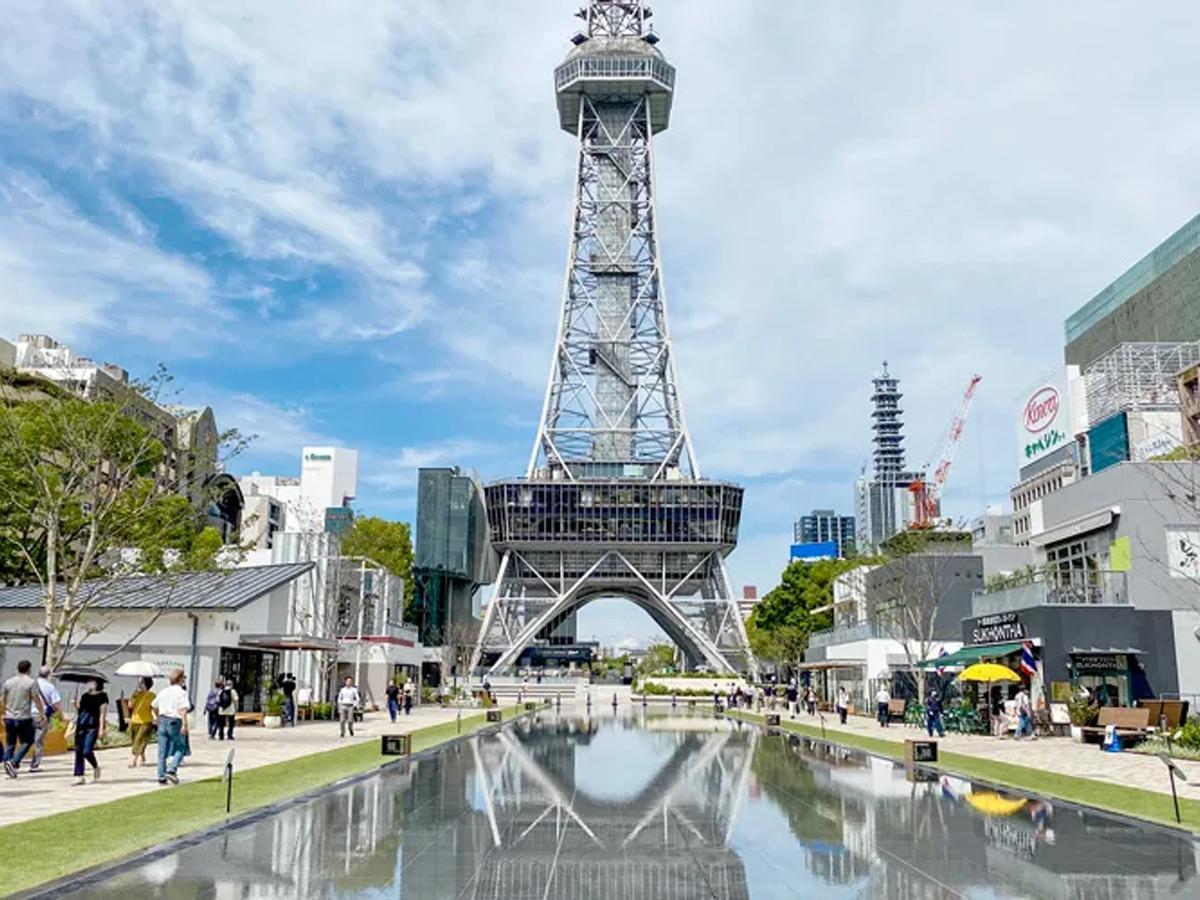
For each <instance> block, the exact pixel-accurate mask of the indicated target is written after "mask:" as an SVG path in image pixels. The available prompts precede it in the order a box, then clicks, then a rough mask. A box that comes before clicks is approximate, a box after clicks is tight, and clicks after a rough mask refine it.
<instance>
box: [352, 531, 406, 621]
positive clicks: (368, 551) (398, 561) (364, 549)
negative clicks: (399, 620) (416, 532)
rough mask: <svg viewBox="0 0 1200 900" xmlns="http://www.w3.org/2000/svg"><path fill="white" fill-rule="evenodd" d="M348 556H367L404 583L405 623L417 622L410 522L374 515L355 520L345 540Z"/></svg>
mask: <svg viewBox="0 0 1200 900" xmlns="http://www.w3.org/2000/svg"><path fill="white" fill-rule="evenodd" d="M342 553H343V554H344V555H345V556H365V557H367V558H368V559H373V560H374V561H375V562H377V563H379V564H380V565H381V566H383V567H384V568H385V569H387V570H388V571H389V572H391V573H392V574H393V575H396V576H398V577H399V578H400V579H401V580H402V581H403V582H404V620H405V621H406V622H415V621H416V616H415V612H414V609H413V597H414V593H413V578H412V564H413V545H412V530H411V529H410V527H409V524H408V523H407V522H389V521H388V520H387V519H379V518H376V517H374V516H364V517H362V518H360V519H355V520H354V524H353V525H352V526H351V528H350V530H349V531H348V532H347V533H346V534H345V535H344V536H343V537H342Z"/></svg>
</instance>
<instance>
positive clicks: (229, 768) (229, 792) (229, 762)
mask: <svg viewBox="0 0 1200 900" xmlns="http://www.w3.org/2000/svg"><path fill="white" fill-rule="evenodd" d="M1172 784H1174V782H1172ZM232 807H233V749H232V748H230V750H229V755H228V756H227V757H225V815H229V810H230V809H231V808H232Z"/></svg>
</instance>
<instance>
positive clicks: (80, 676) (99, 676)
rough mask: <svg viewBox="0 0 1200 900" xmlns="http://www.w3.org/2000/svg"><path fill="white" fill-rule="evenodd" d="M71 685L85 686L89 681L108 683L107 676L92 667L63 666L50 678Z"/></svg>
mask: <svg viewBox="0 0 1200 900" xmlns="http://www.w3.org/2000/svg"><path fill="white" fill-rule="evenodd" d="M52 677H54V678H57V679H58V680H59V681H66V682H69V683H71V684H87V683H88V682H89V681H99V682H100V683H102V684H103V683H104V682H106V681H108V676H107V675H105V674H104V673H103V672H101V671H100V670H99V669H97V668H95V667H93V666H63V667H62V668H61V669H59V670H58V671H57V672H55V673H54V675H53V676H52Z"/></svg>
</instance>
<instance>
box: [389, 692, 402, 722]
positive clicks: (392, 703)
mask: <svg viewBox="0 0 1200 900" xmlns="http://www.w3.org/2000/svg"><path fill="white" fill-rule="evenodd" d="M399 712H400V703H399V702H398V701H396V700H394V699H392V698H390V697H389V698H388V715H389V716H391V717H392V721H393V722H395V721H396V714H397V713H399Z"/></svg>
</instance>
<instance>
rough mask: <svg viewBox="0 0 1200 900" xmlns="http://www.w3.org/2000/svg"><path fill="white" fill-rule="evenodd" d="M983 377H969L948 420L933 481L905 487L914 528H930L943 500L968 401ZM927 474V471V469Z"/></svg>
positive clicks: (917, 482) (972, 397) (967, 409)
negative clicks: (943, 488)
mask: <svg viewBox="0 0 1200 900" xmlns="http://www.w3.org/2000/svg"><path fill="white" fill-rule="evenodd" d="M982 380H983V379H982V376H979V375H972V376H971V380H970V381H969V382H967V389H966V391H964V392H963V396H962V400H961V401H960V402H959V404H958V411H957V412H956V413H955V414H954V418H953V419H951V420H950V427H949V428H948V429H946V439H945V440H944V441H943V442H942V452H941V454H939V456H938V461H937V465H936V466H935V467H934V469H933V477H932V478H931V479H930V481H929V483H928V484H926V482H925V479H924V478H918V479H917V480H916V481H914V482H913V483H912V484H910V485H909V486H908V489H909V490H910V491H912V495H913V520H912V527H913V528H929V527H931V526H932V524H933V520H934V519H936V518H937V516H938V510H939V508H940V507H939V504H940V503H941V499H942V486H943V485H944V484H945V483H946V476H947V475H949V474H950V467H951V466H952V465H954V454H955V452H956V451H957V450H958V442H959V440H961V438H962V433H963V429H964V428H965V427H966V425H967V414H968V413H970V411H971V401H972V400H973V399H974V398H975V389H976V388H977V387H979V382H980V381H982ZM925 468H926V471H928V469H929V467H928V466H926V467H925Z"/></svg>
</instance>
